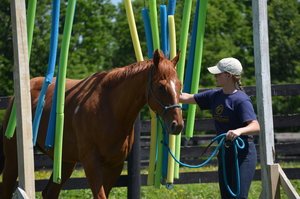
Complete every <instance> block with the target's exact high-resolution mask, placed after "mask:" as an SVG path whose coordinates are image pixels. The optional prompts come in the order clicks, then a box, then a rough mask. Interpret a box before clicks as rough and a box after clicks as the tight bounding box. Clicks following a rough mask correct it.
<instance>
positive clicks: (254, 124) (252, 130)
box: [226, 120, 260, 140]
mask: <svg viewBox="0 0 300 199" xmlns="http://www.w3.org/2000/svg"><path fill="white" fill-rule="evenodd" d="M259 131H260V126H259V123H258V121H257V120H251V121H248V122H247V126H245V127H242V128H238V129H235V130H229V131H228V132H227V134H226V139H228V140H234V139H235V138H236V137H238V136H240V135H255V134H258V133H259Z"/></svg>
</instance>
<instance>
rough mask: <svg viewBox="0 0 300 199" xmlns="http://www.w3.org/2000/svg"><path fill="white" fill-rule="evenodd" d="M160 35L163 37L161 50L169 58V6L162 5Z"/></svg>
mask: <svg viewBox="0 0 300 199" xmlns="http://www.w3.org/2000/svg"><path fill="white" fill-rule="evenodd" d="M160 27H161V31H160V35H161V50H162V51H163V53H164V54H165V56H166V57H169V54H170V53H169V50H168V43H169V42H168V41H169V37H168V16H167V6H166V5H160Z"/></svg>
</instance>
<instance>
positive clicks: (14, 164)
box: [0, 136, 18, 199]
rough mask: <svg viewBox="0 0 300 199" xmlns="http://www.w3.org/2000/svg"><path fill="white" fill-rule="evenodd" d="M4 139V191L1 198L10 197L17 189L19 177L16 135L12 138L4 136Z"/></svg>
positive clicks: (0, 195)
mask: <svg viewBox="0 0 300 199" xmlns="http://www.w3.org/2000/svg"><path fill="white" fill-rule="evenodd" d="M3 141H4V148H3V149H4V154H5V159H4V169H3V174H2V193H1V194H0V198H1V199H10V198H11V197H12V195H13V192H14V191H15V189H16V185H17V178H18V157H17V145H16V136H14V137H13V138H12V139H11V140H8V139H7V138H3Z"/></svg>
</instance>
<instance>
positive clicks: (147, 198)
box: [36, 162, 300, 199]
mask: <svg viewBox="0 0 300 199" xmlns="http://www.w3.org/2000/svg"><path fill="white" fill-rule="evenodd" d="M280 165H281V166H282V167H283V168H300V162H294V163H280ZM216 169H217V168H216V167H214V166H207V167H203V168H200V169H193V170H192V171H212V170H216ZM189 171H191V169H187V168H182V169H181V172H189ZM142 172H143V173H146V171H144V170H143V171H142ZM123 173H126V171H124V172H123ZM49 176H50V171H40V172H36V179H45V178H49ZM83 176H84V172H83V171H82V170H76V171H74V173H73V175H72V177H83ZM291 183H292V185H293V186H294V188H295V189H296V191H297V192H298V193H300V179H299V180H291ZM261 191H262V185H261V181H253V182H252V184H251V188H250V192H249V199H257V198H259V195H260V193H261ZM36 198H38V199H40V198H42V197H41V193H37V195H36ZM59 198H60V199H69V198H72V199H73V198H92V193H91V191H90V190H89V189H85V190H66V191H62V192H61V193H60V197H59ZM109 198H110V199H123V198H124V199H125V198H127V188H126V187H121V188H113V189H112V191H111V193H110V197H109ZM141 198H142V199H156V198H157V199H160V198H163V199H218V198H220V192H219V186H218V184H217V183H199V184H184V185H174V187H173V189H167V188H166V187H165V186H161V188H154V187H153V186H142V187H141ZM281 199H288V197H287V196H286V195H285V193H284V191H283V190H282V189H281Z"/></svg>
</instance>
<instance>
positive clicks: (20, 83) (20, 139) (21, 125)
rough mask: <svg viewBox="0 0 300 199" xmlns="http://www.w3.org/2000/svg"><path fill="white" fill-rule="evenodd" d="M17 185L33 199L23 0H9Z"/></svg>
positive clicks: (27, 67) (30, 127)
mask: <svg viewBox="0 0 300 199" xmlns="http://www.w3.org/2000/svg"><path fill="white" fill-rule="evenodd" d="M11 18H12V29H13V47H14V90H15V103H16V109H17V143H18V144H17V145H18V173H19V186H20V187H21V189H23V190H24V191H25V192H26V194H27V196H28V198H35V187H34V160H33V145H32V124H31V120H32V117H31V97H30V85H29V78H30V76H29V63H28V46H27V29H26V7H25V0H11Z"/></svg>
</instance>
